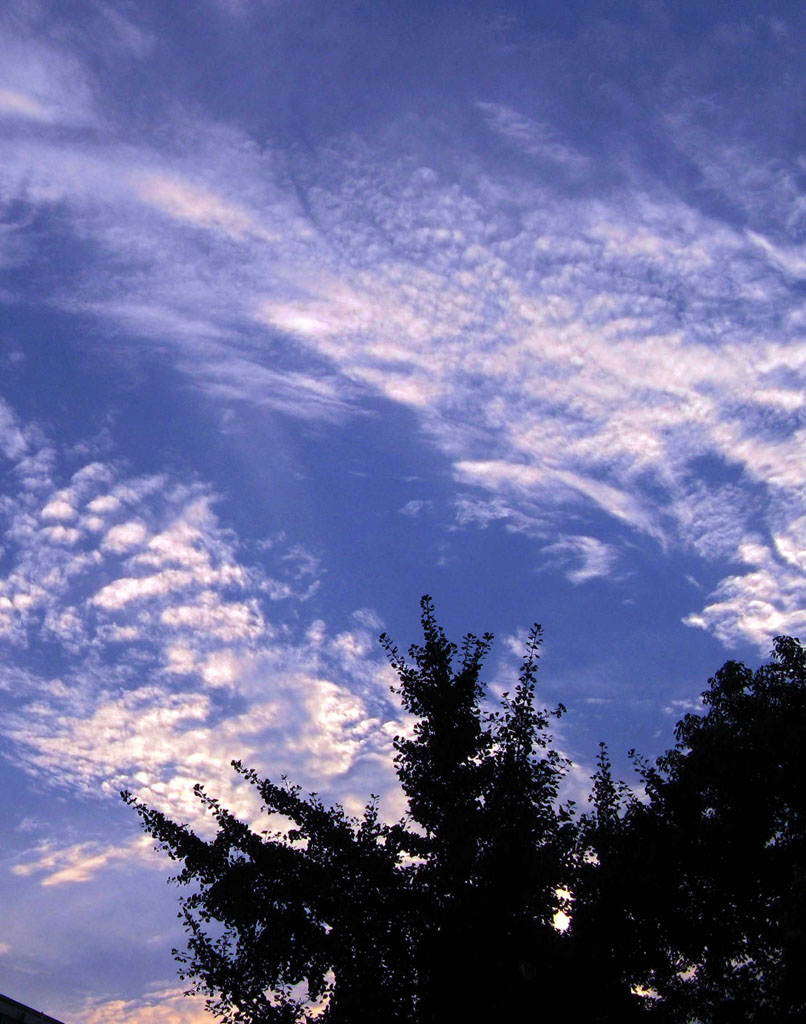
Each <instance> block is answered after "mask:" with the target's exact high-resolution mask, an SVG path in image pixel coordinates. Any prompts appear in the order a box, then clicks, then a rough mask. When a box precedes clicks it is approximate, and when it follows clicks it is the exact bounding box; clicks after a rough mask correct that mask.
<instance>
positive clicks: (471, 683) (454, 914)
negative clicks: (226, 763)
mask: <svg viewBox="0 0 806 1024" xmlns="http://www.w3.org/2000/svg"><path fill="white" fill-rule="evenodd" d="M421 621H422V628H423V643H422V645H414V646H412V647H411V648H410V649H409V652H408V659H407V658H405V657H403V656H402V655H401V654H400V653H399V652H398V650H397V648H395V647H394V645H393V644H392V643H391V641H389V639H388V638H387V637H385V636H384V637H382V638H381V642H382V644H383V645H384V647H385V649H386V651H387V654H388V656H389V659H390V661H391V664H392V666H393V667H394V669H395V670H396V672H397V675H398V678H399V687H398V692H399V694H400V697H401V700H402V703H403V705H404V707H405V708H406V710H407V711H409V712H410V713H411V714H413V715H414V716H416V719H417V723H416V725H415V728H414V733H413V735H412V736H411V737H410V738H403V737H398V738H397V739H396V740H395V751H396V758H395V762H396V766H397V771H398V776H399V778H400V782H401V785H402V788H403V790H404V792H405V795H406V797H407V799H408V806H409V813H408V815H407V817H406V818H405V819H403V820H402V821H400V822H398V823H397V824H395V825H391V826H390V825H386V824H384V823H382V822H381V821H379V819H378V815H377V811H376V804H375V801H374V800H372V801H370V803H369V804H368V805H367V808H366V810H365V813H364V816H363V818H362V819H361V820H355V819H353V818H350V817H348V816H347V815H346V814H345V813H344V811H343V810H342V809H341V808H340V807H325V806H324V805H323V804H322V803H321V802H320V801H319V800H318V799H317V797H316V796H303V795H302V794H301V792H300V790H299V789H298V788H297V787H294V786H290V785H288V784H286V783H285V782H284V783H283V784H282V785H276V784H274V783H272V782H270V781H269V780H266V779H261V778H259V777H258V776H257V775H256V773H255V772H254V771H252V770H250V769H247V768H244V767H243V766H242V765H241V764H240V763H239V762H233V766H234V768H235V770H236V771H237V772H239V773H240V774H241V775H243V776H244V778H245V779H246V780H247V781H248V782H249V783H251V784H252V785H253V786H255V788H256V789H257V791H258V792H259V794H260V796H261V799H262V801H263V805H264V808H265V810H266V811H267V812H268V813H279V814H281V815H283V816H285V817H286V818H287V819H290V821H291V822H292V823H293V828H292V829H291V831H289V832H287V833H285V834H284V833H273V834H268V833H262V834H257V833H255V832H253V831H251V830H250V829H249V828H248V827H247V826H246V825H245V824H243V823H242V822H240V821H238V820H237V819H236V818H234V817H233V816H232V815H231V814H230V813H229V812H228V811H227V810H226V809H224V808H223V807H221V806H220V804H219V803H218V802H217V801H216V800H215V799H214V798H212V797H210V796H208V795H207V794H206V793H205V792H204V791H203V790H202V788H201V787H200V786H197V787H196V792H197V795H198V796H199V799H200V800H201V801H202V803H203V804H204V805H205V806H206V808H207V809H208V810H209V811H210V812H211V813H212V814H213V815H214V817H215V820H216V823H217V826H218V832H217V834H216V836H215V837H214V839H212V840H210V841H205V840H203V839H202V838H200V837H198V836H197V835H195V834H194V833H193V832H192V831H191V830H190V829H189V828H188V827H187V826H186V825H181V824H177V823H175V822H173V821H171V820H169V819H168V818H166V817H165V815H163V814H161V813H160V812H159V811H156V810H153V809H151V808H149V807H147V806H145V805H143V804H140V803H137V802H136V801H134V799H133V798H132V797H131V796H130V795H129V794H124V798H125V799H126V800H127V801H128V802H129V803H132V804H133V805H134V806H135V807H136V809H137V811H138V813H139V814H140V816H141V817H142V820H143V824H144V827H145V828H146V830H147V831H148V832H149V833H151V835H153V836H154V838H155V839H156V840H157V841H158V843H159V844H160V846H161V848H162V849H164V850H165V851H166V852H167V853H168V855H169V856H170V857H172V858H173V859H175V860H178V861H181V862H182V869H181V871H180V872H179V874H178V875H177V877H176V881H177V882H178V883H179V884H181V885H187V886H189V887H190V888H191V890H192V891H191V892H190V894H189V895H187V896H184V897H183V899H182V901H181V903H182V917H183V918H184V923H185V927H186V930H187V932H188V949H187V951H185V952H183V953H177V954H176V955H177V957H178V959H179V961H180V964H181V974H182V976H183V977H184V978H185V979H187V980H190V981H191V982H192V985H193V989H194V990H196V991H200V992H202V993H204V994H206V995H207V996H208V1005H209V1007H210V1009H211V1010H213V1011H214V1012H215V1013H217V1014H218V1015H219V1016H220V1017H221V1018H222V1019H224V1020H226V1021H229V1022H233V1024H236V1022H237V1024H246V1022H250V1024H253V1022H274V1021H277V1022H284V1024H285V1022H287V1024H292V1022H297V1021H302V1020H305V1019H306V1016H307V1013H308V1011H309V1010H310V1009H311V1007H312V1005H313V1004H315V1003H316V1001H317V1000H319V999H320V998H321V997H323V996H326V997H327V1009H326V1010H325V1012H324V1014H323V1015H322V1016H321V1017H319V1018H318V1019H319V1020H323V1021H327V1022H329V1024H342V1022H343V1024H359V1022H362V1021H373V1022H375V1021H383V1022H389V1024H393V1022H404V1021H405V1022H407V1024H413V1022H418V1021H419V1022H432V1021H433V1022H437V1021H445V1020H457V1021H459V1020H478V1019H491V1018H490V1016H489V1014H490V1006H491V1003H490V999H491V986H492V987H493V988H494V990H495V997H494V998H495V1006H496V1010H495V1014H494V1016H495V1017H497V1018H499V1019H510V1018H511V1019H515V1018H516V1017H517V1018H520V1017H521V1016H523V1014H524V1012H525V1011H526V1012H528V1011H529V1008H530V1007H532V1006H534V1005H535V1004H536V1000H537V999H538V995H537V993H538V991H540V995H539V999H540V1003H541V1006H542V1007H544V1008H545V1007H546V1006H547V1005H548V999H549V997H548V996H547V995H544V992H549V991H556V992H557V999H556V1006H557V1010H558V1011H559V1008H560V1007H561V1006H562V1005H564V1004H565V995H564V992H563V991H562V990H563V985H562V984H560V985H559V986H557V985H556V982H557V981H558V980H559V979H561V977H562V975H563V972H564V970H565V967H564V966H563V965H564V964H565V963H566V961H567V953H566V950H565V946H566V945H567V943H566V942H565V941H564V938H565V937H564V936H562V935H561V934H559V933H558V932H557V931H556V929H554V928H553V927H552V920H553V916H554V913H555V911H556V909H557V903H558V899H557V889H558V887H559V886H561V885H563V884H567V880H568V878H569V873H570V871H571V856H572V852H573V844H574V830H573V827H572V823H571V810H570V808H569V807H565V806H561V807H558V806H557V797H558V788H559V784H560V782H561V779H562V777H563V774H564V773H565V770H566V767H567V765H566V762H565V761H564V759H563V758H562V757H560V755H559V754H557V753H556V752H555V751H554V750H552V749H550V747H549V742H550V737H549V736H548V735H547V728H548V725H549V721H550V718H551V716H552V715H559V714H560V713H561V711H562V710H563V709H562V708H560V709H558V710H557V711H556V712H547V711H539V710H537V709H536V708H535V692H534V681H535V672H536V667H537V655H538V647H539V642H540V630H539V627H535V628H534V630H533V631H532V633H531V635H530V638H529V644H528V649H527V653H526V657H525V660H524V663H523V667H522V670H521V674H520V678H519V681H518V684H517V687H516V689H515V692H514V694H513V695H512V696H511V697H510V696H508V695H507V696H506V697H505V698H504V701H503V704H502V706H501V708H500V709H499V710H498V711H495V712H492V713H487V714H485V713H484V712H483V710H482V700H483V697H484V689H483V686H482V683H481V680H480V673H481V669H482V663H483V659H484V657H485V655H486V654H487V652H488V651H489V648H490V644H491V642H492V637H491V636H490V635H488V634H486V635H484V636H483V637H480V638H479V637H474V636H472V635H468V636H466V637H465V639H464V641H463V643H462V645H461V648H457V647H456V646H455V645H454V644H452V643H450V642H449V641H448V640H447V638H446V637H445V635H444V633H443V631H442V629H441V628H440V627H439V626H438V624H437V622H436V620H435V616H434V609H433V605H432V603H431V601H430V599H429V598H424V599H423V602H422V616H421ZM549 979H551V985H549V984H548V980H549Z"/></svg>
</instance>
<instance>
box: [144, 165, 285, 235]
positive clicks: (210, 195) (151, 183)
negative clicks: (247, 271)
mask: <svg viewBox="0 0 806 1024" xmlns="http://www.w3.org/2000/svg"><path fill="white" fill-rule="evenodd" d="M133 187H134V191H135V192H136V194H137V195H138V196H139V197H140V199H142V200H143V201H144V202H146V203H151V204H153V205H154V206H156V207H158V208H159V209H160V210H163V211H164V212H165V213H167V214H169V215H170V216H171V217H176V218H177V219H178V220H185V221H188V222H189V223H191V224H195V225H197V226H199V227H204V228H210V229H212V230H217V231H222V232H223V233H224V234H225V235H228V236H229V237H230V238H234V239H242V238H244V237H245V236H246V235H247V234H256V235H258V236H259V237H261V238H264V239H268V240H271V238H272V236H271V235H270V234H269V233H268V232H266V231H264V230H263V229H262V228H261V227H260V226H259V225H258V224H257V223H256V222H255V220H254V218H253V217H252V216H251V215H250V214H249V213H248V212H247V210H245V209H244V208H243V207H242V206H241V205H240V204H238V203H236V202H232V201H230V200H227V199H224V198H222V197H221V196H219V195H216V193H215V192H212V191H210V190H209V189H207V188H204V187H203V186H200V185H195V184H192V183H191V182H188V181H183V180H182V179H180V178H177V177H174V176H172V175H169V174H156V173H147V174H141V175H138V176H136V177H135V178H134V180H133Z"/></svg>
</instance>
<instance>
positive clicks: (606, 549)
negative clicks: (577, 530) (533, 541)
mask: <svg viewBox="0 0 806 1024" xmlns="http://www.w3.org/2000/svg"><path fill="white" fill-rule="evenodd" d="M542 552H543V553H544V554H547V555H549V556H550V558H551V559H552V560H557V561H558V562H559V563H560V564H561V565H562V564H567V562H569V561H571V562H577V563H581V564H578V565H577V567H576V568H573V569H567V570H566V573H565V574H566V576H567V577H568V579H569V580H570V581H571V582H572V583H587V582H589V581H590V580H595V579H599V578H601V577H605V578H607V577H609V576H610V575H611V572H612V568H613V564H614V562H615V561H616V557H617V553H616V550H615V548H614V547H613V545H612V544H605V543H604V542H603V541H600V540H598V539H597V538H596V537H584V536H569V537H562V538H561V539H560V540H557V541H555V542H554V543H553V544H547V545H546V546H545V547H544V548H543V549H542Z"/></svg>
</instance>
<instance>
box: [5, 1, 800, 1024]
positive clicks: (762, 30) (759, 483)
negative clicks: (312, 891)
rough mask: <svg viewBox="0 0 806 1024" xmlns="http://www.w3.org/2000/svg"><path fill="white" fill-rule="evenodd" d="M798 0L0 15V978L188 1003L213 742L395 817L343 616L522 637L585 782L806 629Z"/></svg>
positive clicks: (82, 992)
mask: <svg viewBox="0 0 806 1024" xmlns="http://www.w3.org/2000/svg"><path fill="white" fill-rule="evenodd" d="M803 44H804V14H803V12H802V10H801V9H800V7H799V6H798V5H796V4H791V3H789V4H787V3H769V4H765V5H763V7H762V6H760V5H758V4H743V3H732V4H730V5H724V4H706V5H703V4H696V5H695V4H688V3H679V2H675V3H671V2H668V3H663V2H657V3H654V2H646V3H606V4H603V3H600V2H597V3H583V2H580V3H566V4H563V5H557V4H548V3H543V2H539V3H530V4H518V3H504V2H497V3H485V2H478V3H468V4H464V5H457V4H449V3H436V4H434V3H429V4H420V3H416V2H408V3H405V4H403V3H400V2H387V3H362V2H358V0H355V2H346V0H345V2H343V0H327V2H323V0H317V2H314V0H288V2H286V0H196V2H195V3H192V4H189V3H180V2H178V0H177V2H173V0H168V2H165V0H163V2H159V3H158V2H152V3H148V2H143V3H137V4H134V3H126V2H122V0H121V2H117V3H104V2H102V0H93V2H90V3H87V2H81V3H78V2H76V3H72V2H69V0H61V2H59V3H55V2H54V3H46V2H39V0H11V2H10V3H7V4H5V5H3V10H2V13H0V304H1V305H0V653H1V654H2V656H1V657H0V729H1V730H2V750H3V754H4V757H3V759H2V761H0V780H1V781H2V785H0V813H1V814H2V821H3V822H4V828H3V831H2V844H0V914H1V915H2V918H3V920H4V921H5V922H6V924H5V927H4V928H3V929H2V934H0V991H3V992H6V993H7V994H9V995H11V996H13V997H14V998H17V999H20V1000H22V1001H25V1002H29V1003H32V1004H33V1005H36V1006H39V1007H41V1008H43V1009H45V1010H47V1012H49V1013H51V1014H54V1015H56V1016H61V1017H64V1018H65V1019H66V1020H69V1021H70V1022H71V1024H106V1022H112V1021H115V1022H124V1024H135V1022H149V1024H150V1022H153V1024H168V1022H175V1024H194V1022H198V1021H200V1020H202V1019H203V1015H202V1012H201V1008H200V1007H199V1006H197V1005H195V1004H193V1003H192V1002H191V1001H190V1000H183V999H182V998H181V985H180V984H179V982H177V980H176V978H175V973H174V965H173V961H172V959H171V957H170V948H171V946H173V945H177V944H179V943H180V942H181V934H180V933H179V932H178V930H177V922H176V919H175V910H176V906H175V900H176V893H175V891H174V890H172V889H169V888H167V887H166V886H165V877H166V876H167V875H168V873H169V864H168V862H167V861H164V860H162V859H161V858H160V857H159V856H157V855H155V854H153V852H151V850H150V845H149V843H148V840H147V839H146V838H145V837H143V836H142V835H141V834H140V833H139V832H138V829H137V826H136V822H135V821H134V820H133V816H132V814H131V813H130V811H129V810H128V809H127V808H125V807H123V806H122V805H121V804H120V801H119V799H118V798H117V795H116V794H117V792H118V790H119V789H121V788H123V787H124V786H125V787H128V788H130V789H132V790H133V791H134V792H135V793H137V794H138V795H139V796H140V797H141V798H142V799H145V800H146V801H148V802H150V803H152V804H155V805H158V806H160V807H162V808H164V809H165V810H167V811H168V812H169V813H170V814H172V815H174V816H175V817H177V818H181V819H182V820H187V821H191V822H193V823H194V824H195V825H198V826H199V827H203V823H202V822H200V820H199V814H198V809H197V807H196V806H195V804H194V801H193V798H192V794H191V787H192V785H193V784H194V783H195V782H196V781H204V782H205V783H207V785H208V787H209V788H210V789H211V790H214V791H215V792H216V793H218V794H219V795H220V796H221V797H222V799H223V800H224V801H225V802H228V803H229V806H231V807H233V808H235V809H237V810H238V811H239V812H240V813H242V814H243V815H244V816H245V817H247V818H248V819H249V820H252V819H253V818H254V817H255V814H256V808H255V807H254V806H253V805H252V804H251V803H250V801H249V795H248V794H245V793H244V792H243V790H242V787H239V786H237V785H236V784H235V782H234V781H233V778H232V773H231V771H230V770H229V768H228V764H229V761H230V760H231V759H232V758H236V757H237V758H241V759H243V760H244V761H245V762H246V763H248V764H251V765H254V766H255V767H257V768H258V769H260V770H261V771H263V772H266V773H268V774H271V775H272V776H274V777H277V776H279V775H280V774H281V773H283V772H285V773H288V775H289V776H290V777H291V778H293V779H294V780H296V781H298V782H300V783H301V784H302V785H303V786H305V787H307V788H311V789H316V790H317V791H319V792H320V793H322V794H323V795H324V796H325V797H326V798H328V799H338V800H341V801H343V802H344V804H345V806H346V807H348V809H351V810H357V809H359V808H360V806H361V804H362V802H363V800H364V799H365V798H366V796H367V795H368V794H369V793H370V792H373V791H374V792H378V793H380V794H381V795H382V799H383V807H384V810H385V813H386V814H387V815H389V816H390V817H394V816H396V815H397V814H398V813H399V812H400V809H401V803H400V796H399V793H398V792H397V789H396V786H395V779H394V774H393V772H392V770H391V767H390V749H391V740H392V737H393V736H394V735H395V733H396V732H397V731H399V729H401V728H403V727H404V726H405V723H404V722H403V720H402V717H401V712H400V709H399V707H398V706H397V704H396V703H395V700H394V698H393V697H392V696H391V695H390V693H389V691H388V687H389V684H390V682H391V681H392V680H391V676H390V670H389V668H388V666H387V665H386V663H385V661H384V658H383V656H382V652H381V650H380V649H379V647H378V645H377V642H376V637H377V634H378V633H379V632H380V631H381V630H382V629H386V630H388V631H389V632H390V633H391V634H392V636H393V637H394V638H395V639H396V640H398V642H399V643H400V644H402V645H405V644H408V643H409V642H410V641H412V640H415V639H416V638H417V625H418V600H419V597H420V595H421V594H423V593H425V592H428V593H431V594H433V596H434V598H435V601H436V604H437V610H438V614H439V616H440V619H441V621H443V623H444V624H445V626H446V628H447V629H448V630H449V632H451V633H452V634H453V635H455V636H457V637H458V636H459V635H461V633H463V632H465V631H467V630H472V631H474V632H477V633H478V632H483V631H485V630H492V631H494V632H495V633H496V636H497V643H496V647H495V649H494V652H493V654H492V656H491V658H490V662H489V670H488V675H487V680H488V682H489V684H490V686H491V690H492V692H493V693H495V692H500V690H501V689H504V688H506V685H507V681H508V680H511V679H512V676H513V672H515V671H516V668H517V664H518V655H519V653H520V649H521V644H522V641H523V638H524V636H525V634H526V631H527V630H528V628H529V626H530V624H531V623H532V622H533V621H534V620H537V621H540V622H541V623H542V624H543V626H544V628H545V633H546V643H545V648H544V660H543V662H542V666H541V677H540V687H541V697H542V699H543V700H545V701H546V702H547V703H550V704H553V703H556V702H557V701H562V702H563V703H564V704H566V706H567V707H568V715H567V716H566V717H565V718H564V719H563V720H562V722H561V723H560V728H559V730H558V733H557V740H558V743H559V744H560V745H561V747H562V749H563V750H564V751H565V752H566V753H567V754H568V755H569V756H571V757H572V758H573V759H574V761H575V763H576V766H575V768H574V771H573V772H572V775H571V777H570V779H569V793H572V794H575V795H577V796H578V797H580V798H581V799H584V796H585V792H586V790H585V786H586V779H587V776H588V774H589V771H590V766H591V763H592V760H593V758H594V756H595V752H596V746H597V744H598V742H599V740H600V739H604V740H606V741H608V742H609V743H610V744H611V747H612V750H613V754H614V758H615V760H616V763H617V764H618V765H619V767H620V769H621V770H622V771H623V772H625V773H626V772H627V771H628V768H627V763H626V758H625V751H626V750H627V748H629V747H632V746H635V747H637V748H639V749H640V750H642V751H644V752H645V753H646V754H648V755H652V754H655V753H658V752H659V751H660V750H661V749H663V748H664V747H665V746H666V745H668V744H669V743H670V742H671V739H672V727H673V724H674V722H675V721H676V719H677V717H679V716H680V714H682V713H683V712H684V711H685V710H687V709H689V708H691V707H694V706H696V701H697V697H698V694H699V692H700V691H701V690H702V689H703V688H704V686H705V684H706V681H707V678H708V676H709V674H711V673H712V672H713V671H714V670H715V669H716V668H718V667H719V665H720V664H721V663H722V662H723V661H725V660H726V659H727V658H728V657H735V658H740V659H743V660H747V661H749V662H751V663H758V662H759V661H760V660H762V659H763V658H764V657H765V656H766V654H767V652H768V650H769V646H770V640H771V638H772V636H774V635H776V634H778V633H792V634H794V635H797V634H798V633H800V632H804V631H806V630H805V629H804V627H805V626H806V463H805V462H804V459H803V450H804V439H806V432H805V431H804V422H805V413H804V376H806V310H804V295H805V294H806V247H804V239H806V148H805V146H804V116H805V115H804V111H805V110H806V102H804V101H805V100H806V97H804V91H806V73H805V72H804V70H803V61H802V54H803V49H804V45H803Z"/></svg>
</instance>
